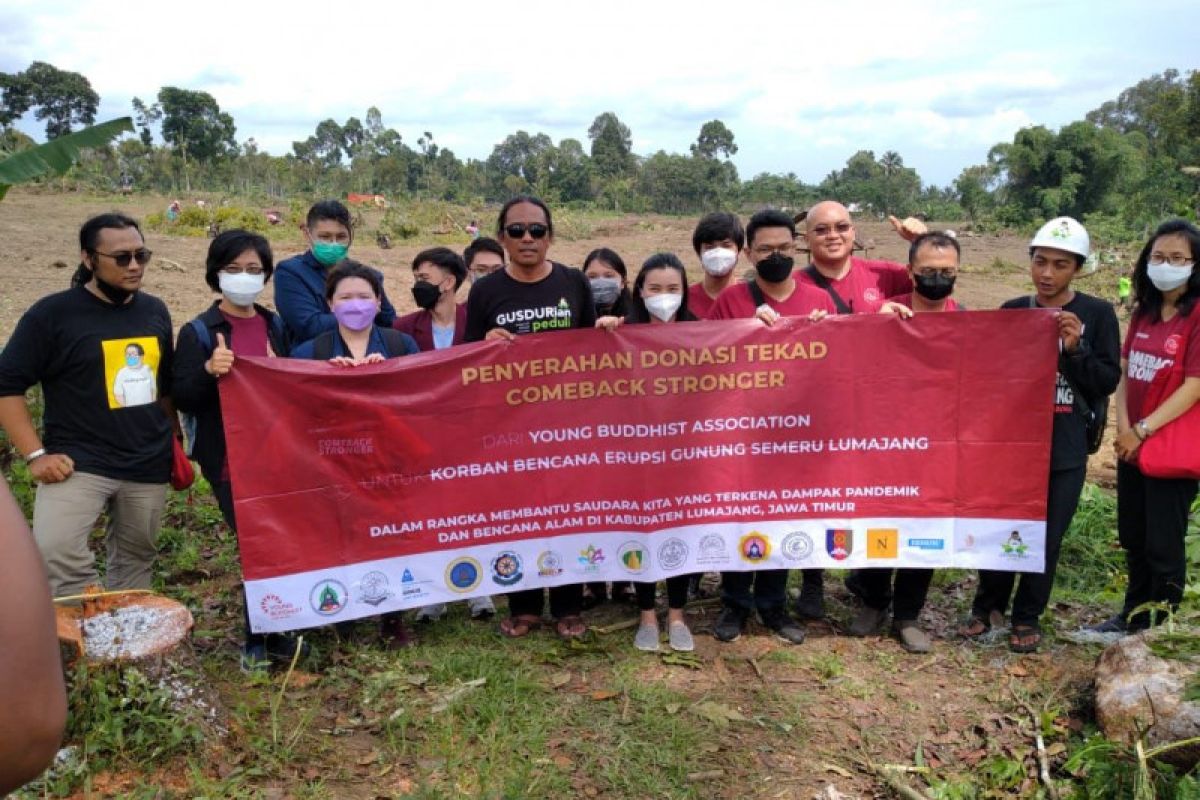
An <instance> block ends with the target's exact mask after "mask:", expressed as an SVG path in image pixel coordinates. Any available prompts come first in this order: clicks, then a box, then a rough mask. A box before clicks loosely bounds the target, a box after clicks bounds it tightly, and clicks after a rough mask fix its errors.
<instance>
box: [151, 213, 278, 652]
mask: <svg viewBox="0 0 1200 800" xmlns="http://www.w3.org/2000/svg"><path fill="white" fill-rule="evenodd" d="M273 270H274V257H273V255H272V253H271V246H270V244H269V243H268V242H267V240H266V239H265V238H263V237H262V236H259V235H258V234H257V233H251V232H250V231H245V230H229V231H225V232H223V233H221V234H220V235H218V236H217V237H216V238H215V239H213V240H212V244H210V245H209V247H208V256H207V258H206V259H205V270H204V282H205V284H207V286H208V288H209V289H210V290H211V291H213V292H217V293H219V294H220V296H221V297H220V299H219V300H215V301H213V304H212V305H211V306H209V308H208V310H207V311H205V312H204V313H202V314H201V315H200V316H198V317H196V318H195V319H193V320H192V321H190V322H189V323H188V324H187V325H184V326H183V328H182V329H180V331H179V343H178V346H177V349H176V352H175V370H174V376H173V380H172V382H171V396H172V397H173V398H174V400H175V404H176V405H177V406H178V407H179V410H180V411H184V412H186V413H188V414H191V415H193V416H194V417H195V420H196V429H195V432H194V435H193V442H192V452H191V457H192V458H193V459H194V460H195V461H196V462H197V463H198V464H199V465H200V472H201V474H202V475H204V478H205V480H207V481H208V483H209V485H210V486H211V487H212V492H213V496H214V497H215V498H216V500H217V507H218V508H219V509H220V510H221V516H222V517H224V518H225V524H227V525H228V526H229V528H230V530H232V531H233V532H234V534H236V533H237V530H238V526H237V519H236V516H235V514H234V508H233V484H232V482H231V478H230V475H229V461H228V459H227V458H226V447H225V425H224V417H223V415H222V414H221V395H220V392H219V390H218V386H219V384H220V382H221V379H222V378H223V377H225V376H226V375H228V374H229V373H230V372H232V371H233V370H234V368H235V365H236V364H237V360H238V358H240V357H244V356H258V357H266V356H275V355H277V354H278V355H286V354H287V352H288V348H289V346H290V342H289V341H288V338H287V331H286V330H285V329H284V326H283V320H281V319H280V318H279V315H278V314H276V313H275V312H273V311H271V310H270V309H268V308H266V307H265V306H262V305H259V303H258V300H259V298H260V297H261V296H262V293H263V291H264V290H265V288H266V284H267V282H268V281H269V280H270V279H271V273H272V272H273ZM242 599H243V604H242V611H243V615H244V618H245V639H244V642H243V644H242V655H241V664H242V669H243V670H244V671H245V672H265V671H267V670H269V669H270V668H271V667H279V666H286V665H287V664H289V663H291V660H292V656H293V655H294V654H295V652H296V641H297V640H296V639H295V637H292V636H290V635H286V634H279V633H272V634H257V633H251V632H250V618H249V615H248V614H247V610H246V605H245V602H244V601H245V596H244V595H243V598H242Z"/></svg>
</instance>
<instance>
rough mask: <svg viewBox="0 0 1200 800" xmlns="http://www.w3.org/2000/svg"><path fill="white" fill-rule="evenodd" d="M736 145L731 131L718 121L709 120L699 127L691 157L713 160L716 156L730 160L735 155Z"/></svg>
mask: <svg viewBox="0 0 1200 800" xmlns="http://www.w3.org/2000/svg"><path fill="white" fill-rule="evenodd" d="M737 151H738V148H737V145H736V144H734V141H733V131H731V130H729V128H727V127H725V123H724V122H721V120H719V119H714V120H711V121H710V122H706V123H704V124H703V125H702V126H701V127H700V135H699V136H698V137H696V143H695V144H693V145H692V155H693V156H695V157H696V158H713V159H715V158H716V157H717V156H718V155H720V156H724V158H725V159H730V158H732V157H733V156H735V155H737Z"/></svg>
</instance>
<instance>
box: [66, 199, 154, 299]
mask: <svg viewBox="0 0 1200 800" xmlns="http://www.w3.org/2000/svg"><path fill="white" fill-rule="evenodd" d="M105 228H133V229H134V230H135V231H137V232H138V236H142V229H141V228H139V227H138V224H137V220H135V219H134V218H133V217H131V216H129V215H127V214H122V213H121V212H119V211H110V212H109V213H107V214H97V215H96V216H94V217H92V218H91V219H89V220H88V221H87V222H85V223H83V227H81V228H80V229H79V249H80V251H86V252H88V253H94V252H96V243H97V242H98V241H99V240H100V231H102V230H104V229H105ZM145 238H146V237H145V236H142V239H143V241H144V240H145ZM91 279H92V271H91V270H90V269H88V267H87V265H86V264H84V263H83V262H82V261H80V262H79V266H78V267H76V268H75V274H74V275H72V276H71V288H72V289H74V288H76V287H78V286H83V285H84V284H85V283H87V282H88V281H90V280H91Z"/></svg>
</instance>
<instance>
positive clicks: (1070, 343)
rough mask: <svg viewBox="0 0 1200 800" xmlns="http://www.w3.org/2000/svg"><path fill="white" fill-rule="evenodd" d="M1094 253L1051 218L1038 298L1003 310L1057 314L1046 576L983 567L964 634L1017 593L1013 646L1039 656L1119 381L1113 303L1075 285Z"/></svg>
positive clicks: (1079, 229) (1074, 225) (1038, 248)
mask: <svg viewBox="0 0 1200 800" xmlns="http://www.w3.org/2000/svg"><path fill="white" fill-rule="evenodd" d="M1089 249H1090V242H1089V238H1088V234H1087V231H1086V230H1084V228H1083V226H1082V225H1080V224H1079V223H1078V222H1076V221H1075V220H1073V219H1071V218H1070V217H1059V218H1057V219H1052V220H1050V221H1049V222H1047V223H1046V224H1045V225H1043V226H1042V228H1041V229H1040V230H1039V231H1038V232H1037V235H1036V236H1034V237H1033V241H1032V242H1030V246H1029V259H1030V272H1031V274H1032V277H1033V283H1034V286H1035V287H1036V289H1037V294H1036V295H1034V296H1032V297H1031V296H1029V295H1025V296H1023V297H1018V298H1015V299H1013V300H1009V301H1008V302H1006V303H1005V304H1004V305H1003V306H1001V308H1054V309H1058V313H1057V317H1058V335H1059V357H1058V377H1057V386H1056V387H1055V397H1054V434H1053V439H1052V440H1051V444H1050V486H1049V492H1048V494H1047V499H1046V568H1045V571H1044V572H1041V573H1032V572H1025V573H1021V574H1020V578H1019V579H1018V577H1017V575H1018V574H1017V573H1015V572H998V571H995V570H981V571H980V573H979V589H978V591H977V592H976V594H975V601H974V603H973V604H972V607H971V618H970V619H969V620H968V622H967V625H966V626H965V627H964V628H963V629H962V631H961V633H962V634H963V635H964V636H968V637H970V636H978V635H980V634H982V633H984V632H986V631H987V630H988V629H989V627H991V626H992V625H994V624H997V623H999V622H1000V621H1001V620H1003V618H1004V613H1005V611H1006V609H1007V608H1008V602H1009V597H1010V596H1011V597H1012V631H1011V636H1010V638H1009V648H1010V649H1011V650H1013V651H1015V652H1018V653H1029V652H1033V651H1035V650H1037V649H1038V646H1039V645H1040V644H1041V640H1042V631H1041V628H1040V626H1039V620H1040V619H1041V616H1042V614H1043V613H1045V611H1046V606H1047V604H1048V603H1049V602H1050V590H1051V587H1053V585H1054V573H1055V570H1056V568H1057V566H1058V553H1059V548H1060V547H1061V546H1062V539H1063V535H1064V534H1065V533H1066V532H1067V528H1068V527H1070V525H1071V518H1072V517H1074V516H1075V508H1076V506H1078V505H1079V495H1080V492H1082V491H1083V481H1084V477H1085V475H1086V474H1087V459H1088V439H1087V417H1088V415H1089V414H1090V408H1089V407H1091V406H1095V405H1096V404H1097V403H1098V402H1099V401H1100V400H1102V399H1104V398H1106V397H1108V395H1110V394H1112V393H1113V392H1114V391H1115V390H1116V388H1117V382H1118V381H1119V380H1120V377H1121V334H1120V327H1119V325H1118V323H1117V315H1116V313H1115V312H1114V311H1113V307H1112V304H1111V303H1109V302H1107V301H1104V300H1100V299H1097V298H1095V297H1091V296H1089V295H1086V294H1083V293H1082V292H1077V291H1075V290H1074V289H1072V288H1071V280H1072V279H1073V278H1074V277H1075V275H1076V274H1078V272H1079V268H1080V267H1082V266H1083V262H1084V261H1085V260H1086V259H1087V257H1088V253H1089ZM1077 393H1078V394H1080V395H1082V396H1081V397H1080V396H1077ZM1014 583H1016V584H1017V591H1016V594H1015V595H1014V594H1013V584H1014Z"/></svg>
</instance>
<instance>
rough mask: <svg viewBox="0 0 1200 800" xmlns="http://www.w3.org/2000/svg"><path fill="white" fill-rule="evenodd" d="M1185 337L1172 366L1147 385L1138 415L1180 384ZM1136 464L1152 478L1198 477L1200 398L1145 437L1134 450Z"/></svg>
mask: <svg viewBox="0 0 1200 800" xmlns="http://www.w3.org/2000/svg"><path fill="white" fill-rule="evenodd" d="M1186 341H1187V339H1186V337H1184V342H1185V343H1184V346H1183V347H1181V348H1180V349H1179V352H1178V353H1177V354H1176V356H1175V363H1174V364H1172V365H1171V368H1170V369H1169V370H1167V371H1166V372H1165V373H1164V372H1160V373H1159V374H1157V375H1155V376H1154V380H1153V381H1152V382H1151V383H1150V386H1149V388H1147V389H1146V399H1145V401H1144V402H1143V403H1142V415H1141V419H1145V418H1146V417H1147V415H1149V414H1150V412H1152V411H1154V409H1156V408H1158V407H1159V406H1161V405H1162V404H1163V402H1164V401H1165V400H1166V399H1167V398H1168V397H1170V396H1171V395H1172V394H1174V392H1175V390H1176V389H1178V388H1179V387H1180V386H1182V385H1183V362H1184V359H1185V357H1186V355H1187V344H1186ZM1137 466H1138V469H1139V470H1141V471H1142V474H1143V475H1148V476H1150V477H1151V478H1190V479H1192V480H1200V402H1198V403H1195V404H1194V405H1193V406H1192V407H1191V408H1189V409H1188V410H1187V411H1185V412H1183V413H1182V414H1180V415H1179V416H1178V417H1176V418H1175V419H1173V420H1171V421H1170V422H1168V423H1167V424H1166V425H1163V426H1162V427H1161V428H1160V429H1158V430H1156V431H1155V432H1154V433H1153V434H1151V435H1150V436H1148V437H1146V441H1144V442H1142V444H1141V446H1140V447H1139V448H1138V451H1137Z"/></svg>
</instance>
